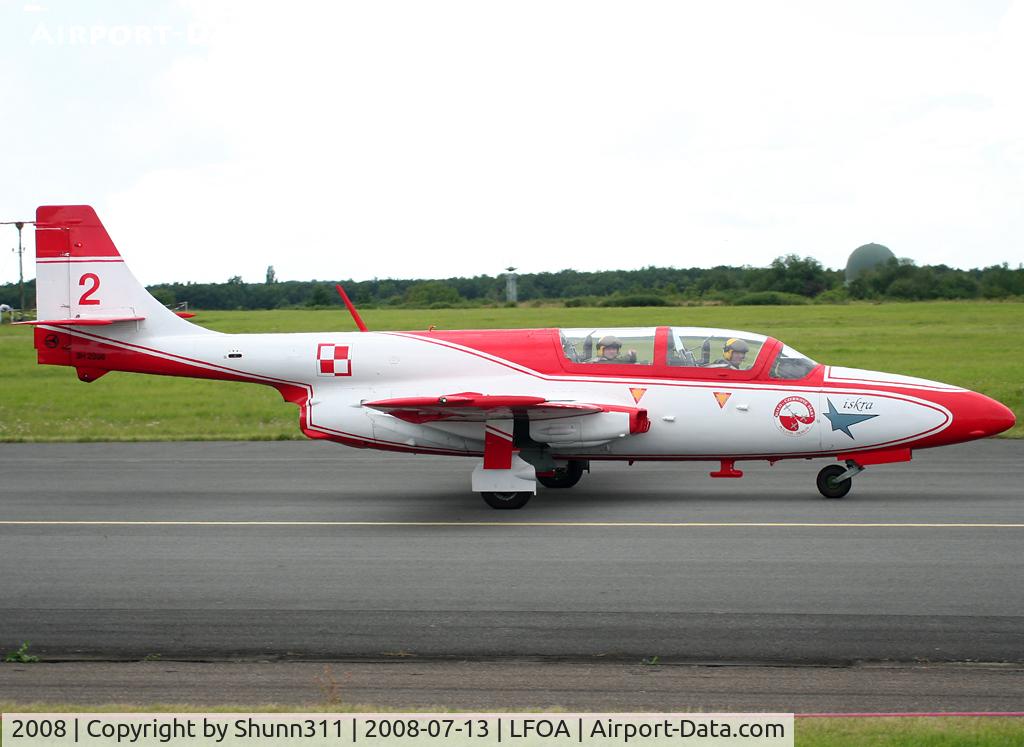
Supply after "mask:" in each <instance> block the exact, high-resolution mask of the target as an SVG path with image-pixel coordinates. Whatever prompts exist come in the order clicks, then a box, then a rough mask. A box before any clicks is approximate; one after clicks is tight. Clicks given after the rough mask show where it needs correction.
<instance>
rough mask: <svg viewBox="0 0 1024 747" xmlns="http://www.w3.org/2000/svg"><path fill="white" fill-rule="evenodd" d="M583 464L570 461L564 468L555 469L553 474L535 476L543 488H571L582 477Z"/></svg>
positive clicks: (578, 461) (584, 467) (577, 460)
mask: <svg viewBox="0 0 1024 747" xmlns="http://www.w3.org/2000/svg"><path fill="white" fill-rule="evenodd" d="M585 464H586V463H585V462H583V461H581V460H579V459H570V460H569V461H568V462H567V463H566V465H565V466H564V467H556V468H555V471H554V474H551V475H537V482H539V483H540V484H541V485H543V486H544V487H545V488H571V487H572V486H573V485H575V484H576V483H578V482H579V481H580V478H581V477H583V470H584V469H586V466H585Z"/></svg>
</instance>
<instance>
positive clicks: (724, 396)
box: [715, 392, 732, 409]
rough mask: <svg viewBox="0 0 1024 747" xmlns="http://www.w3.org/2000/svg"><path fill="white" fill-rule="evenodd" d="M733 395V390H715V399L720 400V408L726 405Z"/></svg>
mask: <svg viewBox="0 0 1024 747" xmlns="http://www.w3.org/2000/svg"><path fill="white" fill-rule="evenodd" d="M731 396H732V392H715V399H717V400H718V407H719V409H721V408H723V407H725V403H726V402H728V401H729V397H731Z"/></svg>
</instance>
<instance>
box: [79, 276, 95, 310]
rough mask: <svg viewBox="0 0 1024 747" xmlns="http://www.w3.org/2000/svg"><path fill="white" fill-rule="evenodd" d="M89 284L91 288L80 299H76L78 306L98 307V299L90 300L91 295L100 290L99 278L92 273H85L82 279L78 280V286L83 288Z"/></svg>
mask: <svg viewBox="0 0 1024 747" xmlns="http://www.w3.org/2000/svg"><path fill="white" fill-rule="evenodd" d="M88 282H91V283H92V287H90V288H89V289H88V290H86V291H85V293H83V294H82V297H81V298H79V299H78V305H79V306H99V305H100V300H99V299H98V298H90V296H92V294H93V293H95V292H96V291H98V290H99V289H100V278H99V275H97V274H96V273H94V272H87V273H85V274H84V275H82V277H80V278H78V284H79V285H81V286H84V285H85V284H86V283H88Z"/></svg>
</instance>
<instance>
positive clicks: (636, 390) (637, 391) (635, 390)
mask: <svg viewBox="0 0 1024 747" xmlns="http://www.w3.org/2000/svg"><path fill="white" fill-rule="evenodd" d="M646 392H647V390H646V389H642V388H641V387H630V388H629V393H630V394H632V395H633V401H634V402H636V403H637V404H638V405H639V404H640V398H641V397H643V396H644V393H646Z"/></svg>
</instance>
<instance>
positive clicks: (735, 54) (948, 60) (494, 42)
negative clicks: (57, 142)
mask: <svg viewBox="0 0 1024 747" xmlns="http://www.w3.org/2000/svg"><path fill="white" fill-rule="evenodd" d="M185 7H186V10H187V11H188V12H189V14H190V20H191V21H192V22H193V23H195V24H197V25H198V26H202V27H206V28H210V29H212V30H213V32H214V33H213V36H212V38H211V41H210V42H209V44H207V45H202V46H187V45H184V46H182V47H181V49H180V50H179V51H177V53H176V55H175V59H174V61H173V63H172V64H171V65H170V66H169V67H168V68H167V69H166V70H165V71H164V72H163V73H162V74H161V75H160V76H159V77H158V78H157V79H155V80H153V81H152V85H151V89H150V91H149V93H148V95H147V96H146V97H144V98H142V99H140V100H139V101H138V105H137V107H136V108H135V109H134V110H131V111H129V112H128V113H127V115H126V116H124V117H122V118H120V119H119V120H118V121H116V122H111V126H112V127H113V128H116V129H115V131H116V132H117V133H118V137H117V140H118V141H119V142H120V143H121V150H122V152H123V153H126V154H134V155H136V156H137V157H139V158H140V159H144V158H146V157H147V154H148V156H149V158H152V154H163V156H162V157H161V158H160V159H159V160H160V163H158V164H156V165H151V166H150V167H148V168H146V169H145V172H144V173H140V174H138V175H136V177H134V178H132V179H130V180H123V181H121V182H118V183H116V184H113V185H109V186H108V189H107V191H106V192H105V193H104V194H98V195H96V196H95V197H92V198H91V199H93V200H95V202H96V203H97V207H98V208H99V209H101V210H102V211H103V212H102V213H101V215H102V216H103V217H104V219H105V221H106V222H107V223H108V227H109V228H110V230H111V232H112V234H113V235H114V238H115V241H117V242H118V243H119V245H121V248H122V250H123V251H124V252H125V254H126V255H127V256H128V258H129V262H130V263H131V264H132V266H133V267H135V268H136V269H137V271H138V273H139V274H140V276H141V277H142V278H143V279H144V280H146V281H148V282H155V281H158V280H168V279H176V280H189V279H192V280H223V279H226V278H227V277H229V276H231V275H235V274H241V275H243V277H245V278H246V279H249V280H258V279H260V278H262V275H263V271H264V269H265V267H266V266H267V265H268V264H274V265H275V267H276V268H277V272H278V276H279V277H282V278H309V277H319V278H327V277H344V276H354V277H356V278H367V277H373V276H380V277H384V276H448V275H453V274H477V273H488V274H494V273H496V272H498V271H500V269H501V268H502V267H504V266H506V265H507V264H509V263H512V264H515V265H516V266H518V267H520V268H523V270H524V271H533V270H557V269H561V268H563V267H570V266H572V267H577V268H580V269H593V268H614V267H636V266H643V265H649V264H658V265H666V264H673V265H677V266H690V265H705V266H707V265H711V264H718V263H726V264H767V263H768V262H770V261H771V259H772V258H773V257H775V256H778V255H779V254H783V253H787V252H791V251H795V252H798V253H800V254H810V255H813V256H816V257H818V258H819V259H821V260H823V261H824V262H825V263H826V264H828V265H832V266H841V265H842V264H844V263H845V259H846V256H847V255H848V254H849V252H850V251H851V250H852V249H853V248H855V247H856V246H858V245H859V244H861V243H865V242H867V241H879V242H882V243H886V244H888V245H889V246H891V247H892V249H893V250H894V251H895V252H896V253H897V254H898V255H900V256H911V257H914V258H915V259H916V260H917V261H919V262H922V263H925V262H928V263H936V262H946V263H948V264H954V265H959V266H974V265H979V264H991V263H994V262H998V261H1011V262H1014V263H1015V262H1017V261H1020V259H1021V258H1022V255H1024V241H1022V239H1024V223H1022V220H1021V218H1020V217H1019V213H1020V211H1019V205H1020V204H1021V197H1024V194H1022V177H1021V174H1022V156H1024V139H1022V137H1024V136H1022V134H1021V133H1024V116H1022V110H1024V107H1022V99H1021V92H1020V86H1019V81H1018V80H1017V78H1018V76H1019V71H1020V70H1021V69H1024V64H1022V63H1024V60H1022V57H1021V56H1022V54H1024V52H1022V50H1024V22H1022V16H1024V10H1022V8H1024V6H1022V4H1021V3H1020V2H1017V3H1014V4H1013V5H1012V6H1011V7H1010V8H1009V9H1008V10H1007V12H1006V13H1005V14H1002V15H1001V14H1000V11H999V9H998V8H997V9H995V10H989V9H988V8H986V7H984V6H982V7H980V8H979V7H964V6H959V5H954V6H951V7H949V8H945V7H942V6H933V5H931V4H921V5H916V6H915V5H908V6H901V7H905V8H909V9H910V10H904V12H902V13H900V12H896V11H893V9H892V8H891V7H890V4H887V3H886V4H875V5H872V4H868V3H865V4H860V3H858V4H857V5H856V6H853V5H851V6H844V7H843V8H838V9H837V8H836V7H832V6H822V5H821V4H818V3H810V4H793V5H789V6H785V7H780V6H778V5H777V4H775V5H773V4H764V3H741V4H735V3H729V4H719V3H715V4H712V3H689V4H681V3H644V4H625V3H592V2H591V3H516V4H503V5H497V4H485V3H476V2H472V3H469V2H467V3H430V4H426V3H373V4H348V3H333V2H331V3H328V2H323V3H317V2H308V3H301V4H294V5H293V6H288V7H287V8H285V6H281V5H279V4H259V3H228V2H222V3H200V2H190V3H187V4H186V5H185ZM112 155H113V154H112ZM42 201H48V200H46V199H43V200H42Z"/></svg>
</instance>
